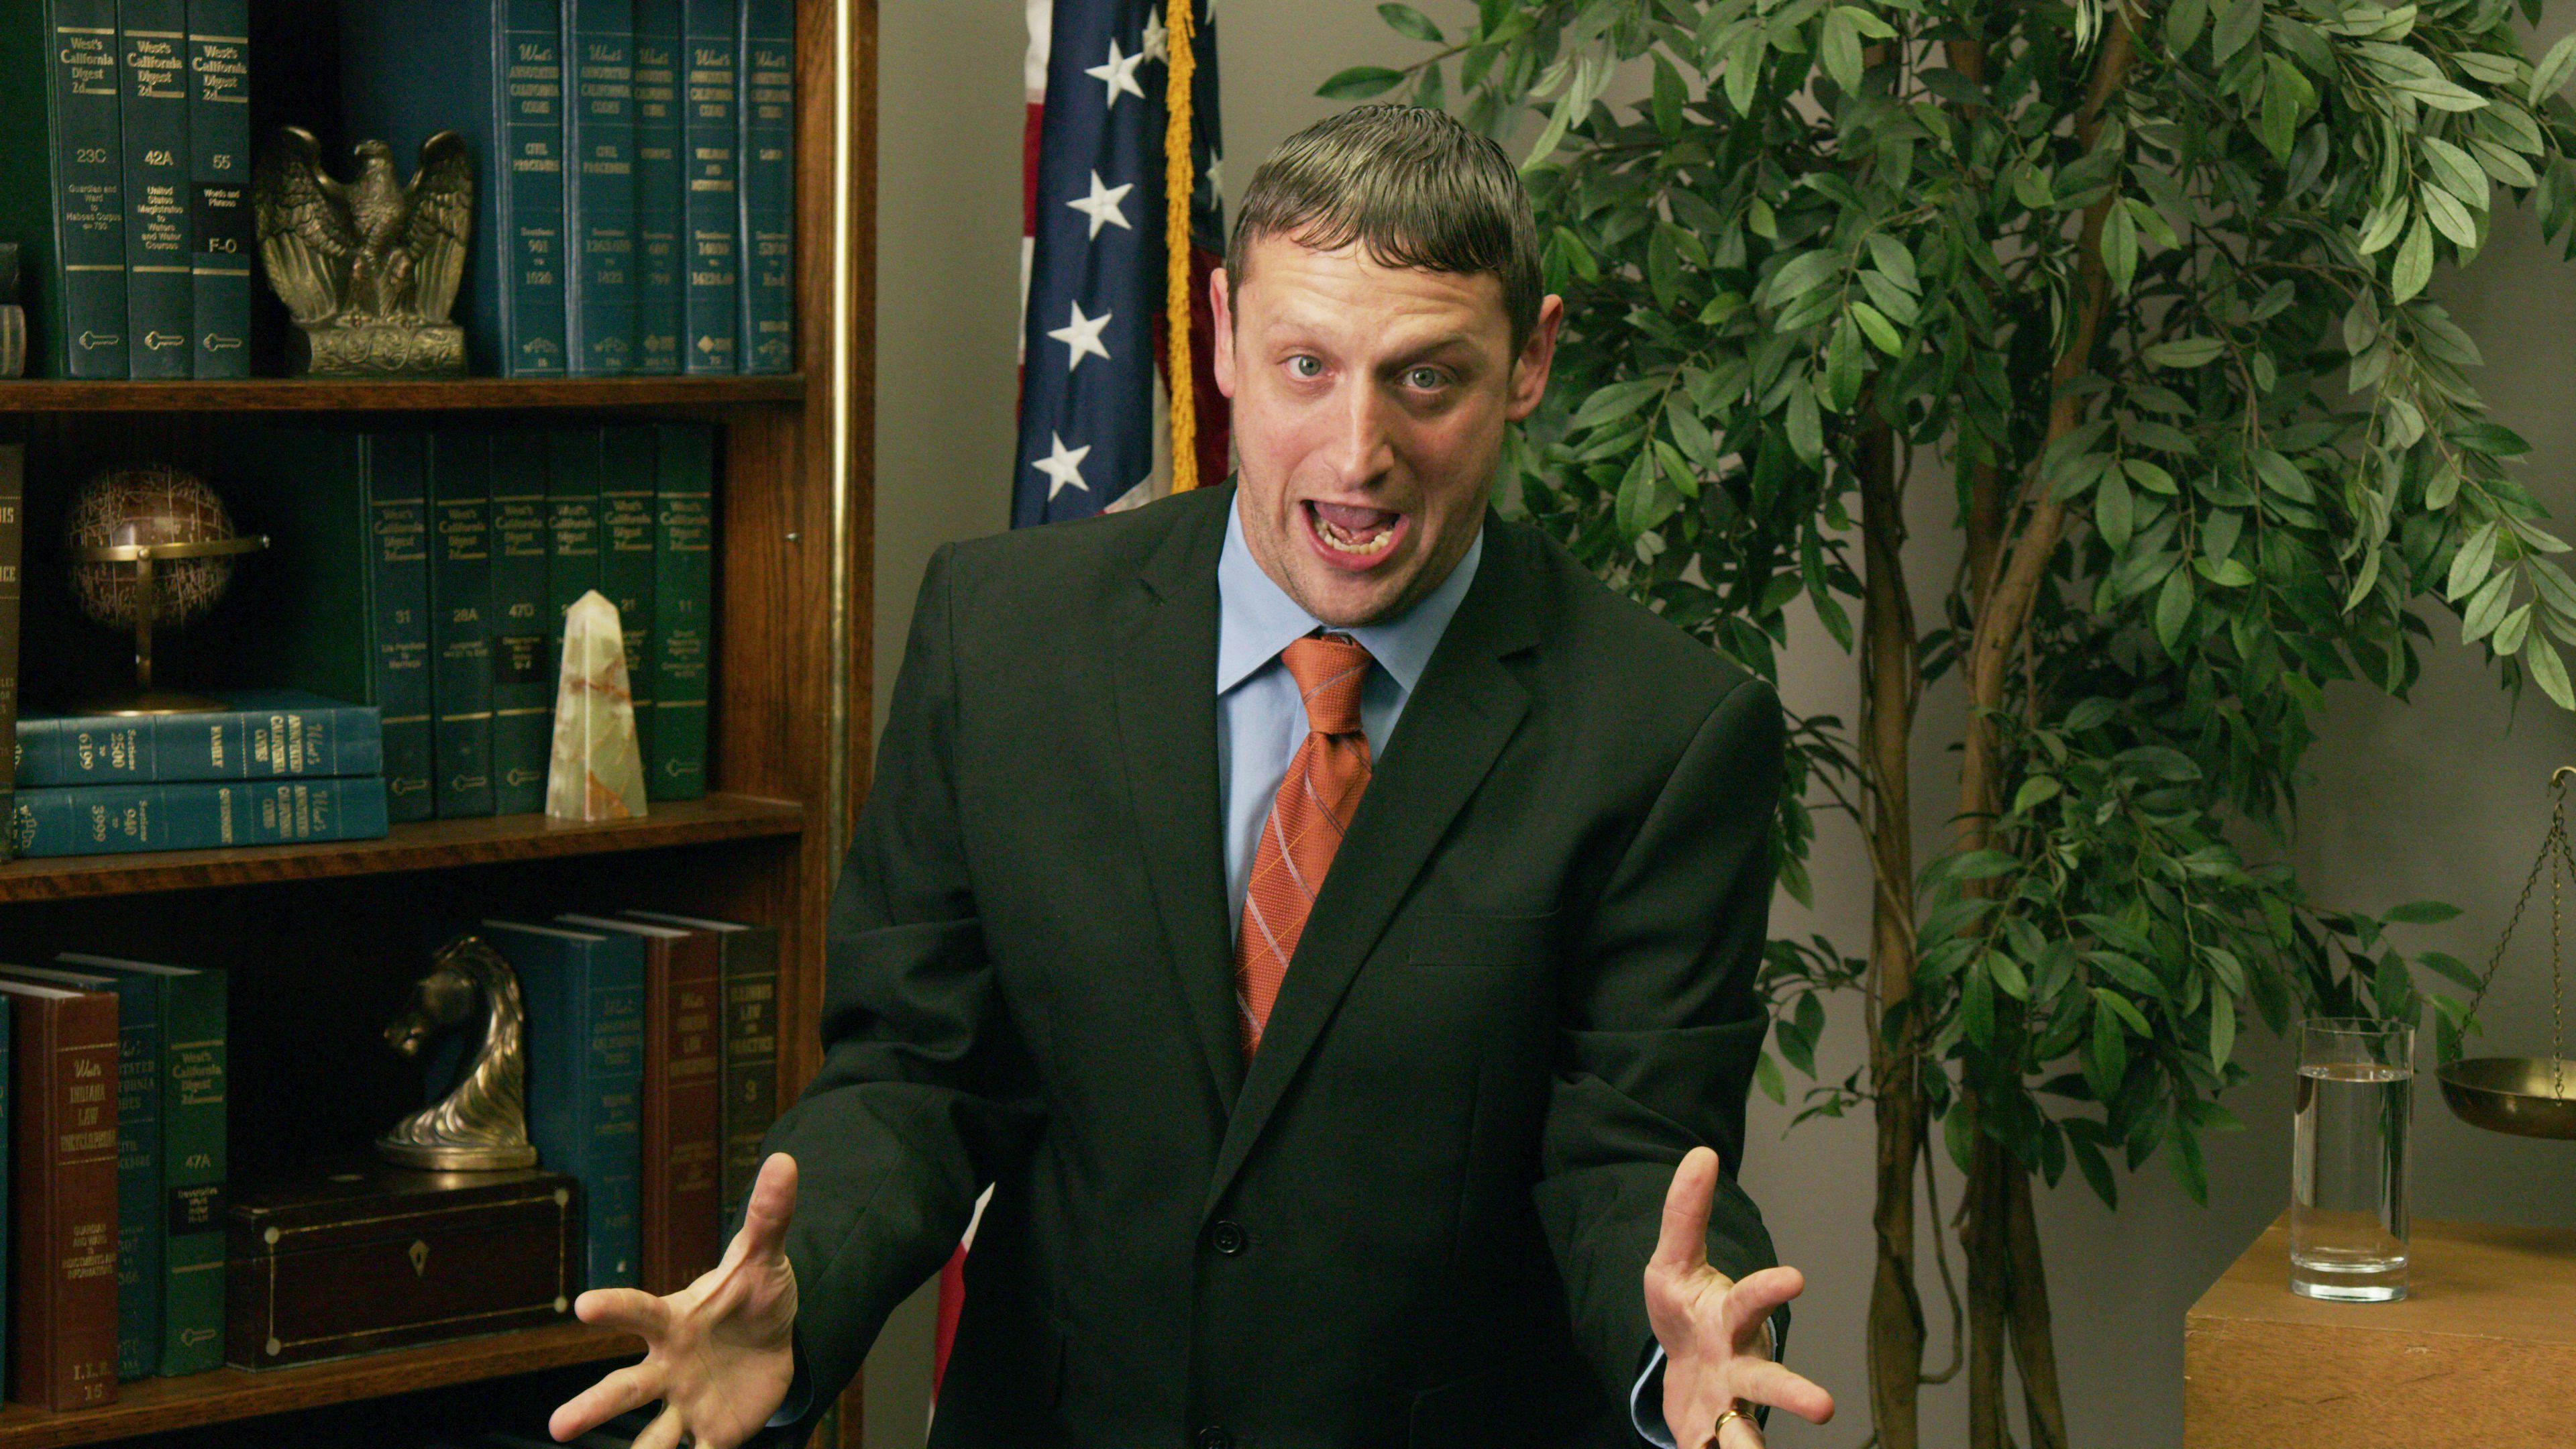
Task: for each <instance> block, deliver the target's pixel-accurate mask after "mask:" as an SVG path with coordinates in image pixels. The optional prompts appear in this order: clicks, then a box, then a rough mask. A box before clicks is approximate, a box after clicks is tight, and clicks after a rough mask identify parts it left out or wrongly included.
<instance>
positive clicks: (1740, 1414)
mask: <svg viewBox="0 0 2576 1449" xmlns="http://www.w3.org/2000/svg"><path fill="white" fill-rule="evenodd" d="M1752 1418H1753V1416H1752V1415H1750V1414H1747V1413H1746V1412H1744V1401H1743V1400H1742V1399H1738V1400H1736V1401H1735V1402H1734V1403H1732V1404H1729V1405H1727V1406H1726V1412H1725V1413H1723V1414H1720V1415H1718V1416H1717V1422H1716V1423H1714V1424H1711V1425H1709V1426H1708V1442H1709V1444H1710V1445H1711V1446H1712V1449H1713V1446H1715V1445H1716V1443H1717V1436H1718V1435H1720V1434H1723V1433H1725V1432H1726V1421H1727V1420H1729V1419H1742V1420H1745V1421H1746V1422H1748V1423H1750V1422H1751V1421H1752Z"/></svg>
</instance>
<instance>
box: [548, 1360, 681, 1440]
mask: <svg viewBox="0 0 2576 1449" xmlns="http://www.w3.org/2000/svg"><path fill="white" fill-rule="evenodd" d="M660 1397H662V1370H661V1367H660V1366H659V1365H658V1364H655V1363H652V1362H650V1361H647V1362H644V1363H639V1364H636V1365H634V1366H633V1367H631V1368H622V1369H619V1370H618V1371H617V1372H615V1373H613V1374H610V1375H609V1376H608V1377H606V1378H604V1379H601V1380H600V1381H599V1382H598V1383H595V1384H592V1385H591V1386H590V1387H589V1388H586V1389H584V1390H582V1391H581V1392H580V1393H578V1394H576V1395H574V1396H573V1397H572V1398H570V1399H568V1400H566V1401H565V1402H564V1403H563V1404H561V1405H559V1406H557V1408H556V1409H555V1412H554V1415H553V1417H551V1418H549V1419H547V1420H546V1432H548V1433H550V1434H552V1435H554V1436H555V1442H556V1443H559V1444H560V1443H562V1442H563V1441H564V1440H567V1439H576V1438H579V1437H580V1436H582V1435H584V1434H587V1433H589V1432H590V1431H591V1430H593V1429H596V1428H598V1427H599V1426H600V1425H602V1424H605V1423H607V1422H608V1421H609V1420H611V1419H614V1418H616V1417H617V1416H618V1415H620V1414H623V1413H625V1412H626V1411H627V1410H629V1409H633V1408H638V1407H640V1406H642V1405H645V1404H649V1403H651V1402H653V1401H654V1400H655V1399H658V1398H660Z"/></svg>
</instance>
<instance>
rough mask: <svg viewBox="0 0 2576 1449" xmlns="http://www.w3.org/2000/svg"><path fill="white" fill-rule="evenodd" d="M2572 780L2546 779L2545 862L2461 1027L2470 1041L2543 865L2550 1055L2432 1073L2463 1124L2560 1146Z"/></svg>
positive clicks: (2566, 1098) (2570, 1086) (2574, 871)
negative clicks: (2562, 886)
mask: <svg viewBox="0 0 2576 1449" xmlns="http://www.w3.org/2000/svg"><path fill="white" fill-rule="evenodd" d="M2570 779H2576V765H2561V766H2559V767H2558V769H2557V770H2556V771H2554V772H2553V773H2552V774H2551V775H2550V777H2549V794H2550V810H2549V835H2548V837H2547V838H2546V839H2544V840H2542V841H2541V843H2540V858H2539V859H2537V860H2534V861H2533V862H2532V863H2531V874H2530V875H2529V876H2527V877H2525V878H2524V880H2523V883H2522V897H2521V899H2519V900H2517V901H2515V902H2514V907H2513V916H2512V918H2511V919H2509V920H2507V921H2506V922H2505V927H2504V935H2503V936H2502V937H2501V938H2499V939H2498V940H2497V941H2496V946H2495V953H2494V954H2493V955H2491V956H2489V957H2488V958H2487V969H2486V971H2485V973H2484V974H2483V975H2481V976H2480V977H2479V978H2478V989H2477V994H2476V995H2474V996H2472V997H2470V998H2469V1010H2468V1016H2467V1018H2466V1019H2465V1020H2464V1021H2463V1022H2462V1024H2461V1027H2460V1030H2461V1034H2462V1035H2463V1036H2464V1037H2465V1036H2466V1034H2467V1032H2468V1028H2469V1026H2470V1025H2471V1024H2474V1023H2475V1022H2476V1020H2477V1015H2478V1003H2479V1002H2480V1001H2482V1000H2484V999H2485V998H2486V994H2487V983H2488V982H2490V981H2493V980H2494V979H2495V973H2496V966H2497V965H2498V964H2499V963H2500V962H2502V961H2503V960H2504V952H2505V947H2506V946H2507V945H2509V944H2511V943H2512V941H2513V930H2514V927H2515V926H2516V925H2518V924H2520V923H2521V921H2522V908H2523V907H2524V906H2526V905H2529V904H2530V903H2531V888H2532V887H2533V886H2534V885H2535V884H2537V883H2538V882H2539V880H2540V868H2541V867H2542V866H2544V865H2545V866H2547V867H2549V1055H2547V1056H2545V1057H2467V1058H2463V1059H2462V1060H2460V1061H2456V1062H2453V1063H2451V1064H2450V1065H2448V1066H2445V1067H2441V1068H2439V1069H2438V1070H2437V1071H2436V1072H2435V1076H2436V1077H2438V1078H2439V1079H2440V1081H2441V1084H2442V1100H2444V1101H2446V1102H2448V1103H2450V1104H2451V1111H2452V1112H2453V1113H2454V1114H2455V1115H2457V1116H2458V1117H2459V1119H2460V1120H2461V1121H2463V1122H2466V1123H2468V1124H2469V1125H2471V1126H2473V1127H2485V1128H2488V1129H2490V1130H2492V1131H2496V1132H2510V1133H2513V1134H2514V1135H2515V1136H2518V1137H2549V1138H2556V1139H2559V1140H2561V1141H2570V1140H2576V1062H2571V1061H2568V1060H2566V1059H2565V1058H2564V1057H2562V1056H2560V1055H2559V1052H2560V1050H2561V1045H2560V1043H2561V1040H2562V1036H2563V1032H2564V1029H2565V1025H2566V990H2565V986H2566V982H2565V976H2564V974H2563V972H2562V971H2561V969H2560V962H2559V934H2560V926H2561V924H2562V914H2561V910H2560V905H2559V880H2560V875H2561V873H2562V872H2564V873H2566V874H2567V875H2568V876H2570V877H2576V847H2571V845H2570V843H2569V838H2568V834H2567V782H2568V781H2569V780H2570Z"/></svg>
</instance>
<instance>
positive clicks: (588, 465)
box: [546, 425, 601, 688]
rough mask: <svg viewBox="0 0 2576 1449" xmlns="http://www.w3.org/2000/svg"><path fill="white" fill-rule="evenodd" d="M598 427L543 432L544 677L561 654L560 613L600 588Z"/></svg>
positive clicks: (549, 680) (551, 676) (553, 669)
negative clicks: (544, 481)
mask: <svg viewBox="0 0 2576 1449" xmlns="http://www.w3.org/2000/svg"><path fill="white" fill-rule="evenodd" d="M600 441H601V439H600V430H599V428H598V427H597V426H595V425H594V426H590V427H564V428H556V429H554V430H553V431H552V432H549V433H548V434H547V435H546V460H547V461H546V530H547V549H546V605H547V607H546V681H547V685H548V687H549V688H552V686H553V682H554V678H555V674H556V665H557V662H558V661H559V660H561V659H562V658H563V626H564V611H565V610H566V609H569V608H571V607H572V606H573V605H574V604H576V603H579V602H580V601H581V596H582V595H584V594H586V593H589V592H590V591H591V590H593V589H595V588H598V587H599V478H600V468H601V459H600Z"/></svg>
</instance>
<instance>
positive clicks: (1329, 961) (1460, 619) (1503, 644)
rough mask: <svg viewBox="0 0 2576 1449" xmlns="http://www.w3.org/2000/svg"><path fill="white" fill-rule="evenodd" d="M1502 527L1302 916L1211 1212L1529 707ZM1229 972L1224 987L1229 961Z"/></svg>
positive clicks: (1509, 541) (1527, 616)
mask: <svg viewBox="0 0 2576 1449" xmlns="http://www.w3.org/2000/svg"><path fill="white" fill-rule="evenodd" d="M1495 525H1496V519H1495V518H1494V516H1493V514H1492V513H1491V512H1490V511H1488V513H1487V514H1486V519H1485V539H1486V542H1485V556H1484V560H1483V562H1482V563H1481V564H1480V565H1479V566H1478V567H1477V570H1476V579H1475V582H1474V583H1473V584H1471V585H1469V586H1468V589H1467V596H1466V598H1465V599H1463V600H1461V601H1460V602H1459V606H1458V612H1457V614H1456V615H1455V616H1454V617H1453V618H1451V619H1450V621H1449V628H1448V630H1447V632H1446V633H1444V634H1443V635H1442V636H1441V640H1440V645H1439V647H1438V648H1437V649H1436V650H1434V651H1433V652H1432V656H1431V662H1430V664H1429V665H1428V666H1426V667H1425V668H1424V670H1423V674H1422V678H1421V680H1420V681H1419V682H1418V683H1417V684H1416V686H1415V688H1414V691H1413V695H1412V697H1411V698H1410V699H1408V700H1407V701H1406V702H1405V706H1404V715H1403V718H1402V719H1400V720H1399V721H1398V722H1397V724H1396V730H1395V734H1394V737H1393V738H1392V739H1390V740H1388V742H1387V749H1386V758H1385V759H1384V760H1383V761H1382V762H1381V763H1380V764H1379V765H1378V766H1377V768H1376V770H1375V771H1374V772H1373V773H1372V775H1371V777H1370V780H1369V787H1368V791H1367V793H1365V794H1363V795H1362V796H1361V797H1360V807H1359V811H1358V813H1357V814H1356V815H1355V816H1353V817H1352V820H1351V828H1350V833H1349V834H1348V835H1347V836H1345V837H1344V838H1343V840H1342V846H1341V849H1340V851H1339V852H1338V853H1337V854H1336V855H1335V856H1334V858H1333V865H1332V869H1331V871H1329V872H1328V873H1327V874H1326V875H1325V877H1324V885H1323V888H1322V890H1320V891H1319V892H1317V894H1316V898H1315V906H1314V909H1313V910H1312V911H1311V912H1310V913H1309V914H1308V915H1307V917H1306V929H1305V933H1304V934H1303V935H1302V936H1300V937H1299V938H1298V942H1297V952H1296V955H1295V957H1294V959H1292V960H1291V961H1290V962H1289V965H1288V975H1287V978H1286V980H1285V981H1284V982H1283V983H1282V985H1281V987H1280V992H1279V1000H1278V1002H1277V1004H1276V1005H1274V1006H1273V1007H1272V1008H1271V1013H1270V1020H1269V1023H1268V1024H1267V1026H1266V1027H1265V1028H1264V1029H1263V1031H1262V1037H1261V1050H1260V1051H1259V1052H1258V1053H1257V1054H1256V1055H1255V1056H1254V1058H1253V1061H1252V1066H1251V1070H1250V1071H1249V1073H1247V1074H1245V1075H1244V1077H1243V1083H1242V1095H1241V1096H1240V1097H1239V1098H1238V1099H1237V1100H1236V1101H1235V1103H1234V1111H1233V1115H1232V1116H1231V1117H1230V1118H1228V1119H1227V1122H1226V1132H1225V1140H1224V1143H1223V1144H1222V1145H1221V1146H1220V1147H1219V1149H1218V1152H1217V1162H1216V1171H1215V1174H1214V1175H1213V1177H1212V1178H1211V1179H1210V1181H1209V1184H1208V1194H1207V1203H1206V1207H1207V1209H1208V1210H1211V1211H1212V1210H1213V1209H1214V1207H1215V1205H1216V1203H1217V1202H1218V1201H1219V1200H1220V1199H1221V1198H1223V1196H1224V1195H1225V1191H1226V1188H1227V1187H1228V1186H1229V1185H1230V1184H1231V1183H1232V1182H1233V1180H1234V1176H1235V1174H1236V1172H1238V1171H1239V1170H1240V1169H1241V1168H1242V1166H1243V1162H1244V1159H1245V1158H1246V1157H1247V1156H1248V1155H1249V1154H1250V1153H1251V1151H1252V1147H1253V1144H1254V1142H1255V1141H1257V1140H1258V1139H1259V1137H1260V1135H1261V1132H1262V1129H1263V1128H1264V1127H1266V1126H1267V1125H1268V1124H1269V1122H1270V1118H1271V1115H1272V1114H1273V1113H1274V1112H1275V1111H1276V1110H1277V1108H1278V1105H1279V1102H1280V1100H1281V1098H1282V1097H1283V1096H1284V1095H1285V1094H1286V1092H1287V1090H1288V1087H1289V1084H1290V1083H1291V1082H1292V1081H1294V1080H1295V1078H1296V1075H1297V1071H1298V1069H1299V1068H1300V1067H1301V1066H1302V1065H1304V1063H1305V1060H1306V1058H1307V1056H1308V1055H1310V1054H1311V1053H1312V1052H1313V1050H1314V1048H1315V1043H1316V1042H1317V1041H1318V1040H1319V1039H1320V1038H1321V1037H1322V1036H1323V1033H1324V1028H1325V1027H1326V1025H1327V1024H1328V1023H1329V1022H1330V1021H1331V1019H1332V1015H1333V1011H1334V1008H1335V1007H1337V1006H1338V1005H1339V1004H1340V1003H1341V999H1342V996H1343V993H1344V992H1346V991H1347V990H1349V988H1350V984H1351V980H1352V978H1353V977H1355V976H1357V975H1358V974H1359V969H1360V965H1361V963H1362V962H1363V961H1365V960H1367V959H1368V955H1369V953H1370V951H1372V950H1374V949H1375V948H1376V946H1377V942H1378V938H1379V937H1380V936H1381V935H1383V934H1384V933H1385V930H1386V926H1387V922H1388V920H1389V919H1390V918H1392V917H1393V915H1394V914H1395V910H1396V907H1397V906H1398V905H1400V904H1401V903H1402V902H1403V900H1404V897H1405V896H1406V894H1407V893H1408V892H1409V891H1410V890H1411V889H1412V886H1413V882H1414V878H1415V877H1416V876H1418V875H1419V874H1421V871H1422V868H1423V866H1424V865H1425V864H1426V863H1427V862H1428V861H1429V860H1430V858H1431V853H1432V851H1433V849H1434V848H1435V847H1437V846H1438V845H1439V843H1440V839H1441V837H1442V836H1443V835H1444V834H1446V833H1447V831H1448V829H1449V822H1450V821H1451V820H1452V819H1454V818H1456V816H1457V814H1458V811H1459V810H1460V809H1461V808H1463V807H1464V806H1465V805H1466V803H1467V800H1468V799H1469V797H1471V796H1472V795H1474V794H1475V792H1476V787H1477V785H1478V784H1480V783H1481V782H1482V781H1483V780H1484V778H1485V772H1486V771H1487V770H1489V769H1490V768H1492V766H1493V763H1494V759H1495V757H1496V756H1497V755H1499V754H1501V753H1502V749H1503V746H1504V744H1505V743H1506V742H1507V741H1509V740H1510V739H1511V737H1512V732H1513V730H1515V729H1516V728H1518V727H1519V724H1520V721H1521V716H1522V715H1524V714H1525V713H1527V712H1528V709H1529V694H1528V691H1527V690H1526V689H1524V688H1523V687H1522V685H1521V683H1520V681H1519V679H1518V678H1516V677H1515V676H1514V675H1513V673H1512V671H1511V670H1510V669H1508V668H1506V667H1505V666H1504V664H1503V663H1502V660H1503V658H1504V657H1505V656H1507V655H1509V654H1512V653H1514V652H1516V651H1518V650H1520V649H1522V648H1525V647H1527V646H1528V645H1529V644H1531V643H1533V642H1534V641H1535V640H1536V639H1537V637H1538V628H1537V621H1536V620H1535V618H1534V614H1533V611H1534V609H1535V608H1536V606H1537V600H1536V599H1535V598H1534V597H1533V594H1534V592H1535V591H1534V590H1532V589H1531V588H1530V587H1529V575H1530V573H1531V571H1532V565H1533V563H1534V561H1533V560H1531V559H1529V558H1528V557H1527V556H1526V553H1525V549H1524V547H1523V544H1524V540H1523V539H1521V538H1519V537H1516V536H1514V535H1512V534H1510V533H1508V532H1506V531H1505V530H1503V529H1501V528H1498V527H1496V526H1495ZM1220 923H1222V918H1221V917H1220ZM1228 966H1229V981H1230V980H1231V954H1230V953H1229V957H1228ZM1230 990H1231V988H1230V987H1229V992H1230ZM1230 1004H1231V996H1230V995H1229V1005H1230ZM1236 1050H1237V1055H1238V1057H1239V1055H1240V1048H1239V1047H1238V1048H1237V1049H1236Z"/></svg>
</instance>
